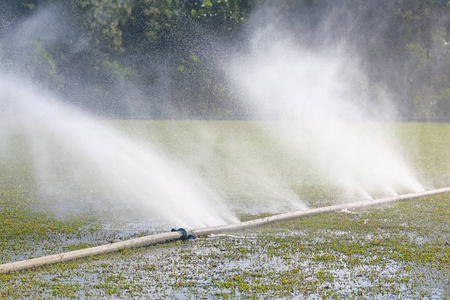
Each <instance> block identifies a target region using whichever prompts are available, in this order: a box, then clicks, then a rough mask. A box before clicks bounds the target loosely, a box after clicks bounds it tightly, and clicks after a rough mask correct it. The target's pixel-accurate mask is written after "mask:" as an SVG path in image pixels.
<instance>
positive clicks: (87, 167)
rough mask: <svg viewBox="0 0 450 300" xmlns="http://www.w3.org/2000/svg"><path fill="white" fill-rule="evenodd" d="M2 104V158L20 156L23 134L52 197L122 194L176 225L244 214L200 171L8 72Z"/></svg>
mask: <svg viewBox="0 0 450 300" xmlns="http://www.w3.org/2000/svg"><path fill="white" fill-rule="evenodd" d="M0 105H1V106H2V111H1V112H0V115H1V127H0V136H1V137H2V140H1V144H0V149H1V150H2V151H0V155H1V156H0V159H1V160H0V162H2V164H8V161H9V162H11V161H14V160H15V159H13V158H14V156H15V155H16V154H17V153H16V150H17V149H16V148H15V145H14V144H15V143H16V142H17V140H18V137H17V136H18V135H19V136H22V137H23V140H24V141H26V142H25V145H27V148H28V151H29V152H30V156H31V159H30V162H31V163H32V164H33V170H34V174H35V177H34V178H35V184H36V186H37V189H38V192H39V193H41V194H43V195H44V196H45V197H47V196H51V195H56V196H57V197H58V199H59V200H60V201H66V202H67V204H69V201H72V200H73V199H74V198H76V197H78V198H82V197H88V196H89V194H92V195H94V196H92V195H91V196H90V197H94V199H93V201H98V202H100V203H102V205H110V204H111V202H110V201H109V202H108V201H104V200H101V198H103V199H115V200H120V201H121V203H126V204H127V205H130V206H134V207H137V208H138V209H139V210H142V209H145V210H146V211H148V213H149V214H156V215H157V216H159V217H161V218H162V219H163V220H164V221H167V222H169V224H170V225H172V226H191V227H199V226H210V225H217V224H224V223H228V222H234V221H237V219H236V218H235V217H234V216H233V214H232V213H231V212H230V211H229V210H228V209H227V208H226V207H224V205H223V203H221V200H220V199H219V197H218V196H217V195H216V194H215V193H214V192H212V191H211V190H210V189H209V188H208V187H207V186H206V185H205V184H204V183H203V182H202V181H201V180H200V178H199V177H198V176H196V174H194V173H193V172H190V171H188V170H187V169H186V168H184V167H183V166H182V165H179V164H177V165H175V164H174V163H172V162H171V161H170V160H169V159H168V158H167V157H166V156H165V155H164V154H163V153H161V152H160V151H158V150H157V149H155V147H152V146H151V145H148V144H146V145H141V144H140V143H138V142H137V141H134V140H131V139H129V138H127V137H125V136H123V135H122V134H120V133H118V132H117V131H115V130H112V129H111V128H108V127H107V126H105V125H103V124H102V122H101V121H97V120H95V119H94V118H92V117H89V116H87V115H86V114H83V113H81V112H80V111H77V110H75V109H74V108H72V107H70V106H68V105H66V104H63V103H61V101H58V100H57V99H55V98H53V97H52V96H50V95H45V94H44V93H43V92H39V91H37V90H36V89H33V88H32V87H30V86H28V85H26V84H25V83H23V82H21V83H20V85H19V83H18V82H17V81H14V80H12V79H10V78H6V77H5V76H1V77H0ZM25 145H24V143H21V145H20V147H24V146H25ZM74 195H75V197H74ZM95 197H98V198H97V199H95ZM102 201H103V202H102ZM108 203H109V204H108ZM115 203H119V202H115ZM72 205H73V203H72Z"/></svg>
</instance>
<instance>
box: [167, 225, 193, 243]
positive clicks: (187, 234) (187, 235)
mask: <svg viewBox="0 0 450 300" xmlns="http://www.w3.org/2000/svg"><path fill="white" fill-rule="evenodd" d="M174 231H178V232H180V233H181V238H180V239H181V240H182V241H187V240H195V239H196V238H197V236H196V235H193V234H192V232H191V230H190V229H187V230H186V229H184V228H178V229H175V228H172V230H171V232H174Z"/></svg>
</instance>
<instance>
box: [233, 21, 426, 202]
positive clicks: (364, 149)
mask: <svg viewBox="0 0 450 300" xmlns="http://www.w3.org/2000/svg"><path fill="white" fill-rule="evenodd" d="M254 36H255V38H254V39H253V41H252V44H251V47H250V48H251V49H250V51H248V53H247V54H243V55H239V56H236V58H235V59H233V63H231V64H229V65H228V67H227V70H228V74H229V78H230V79H231V80H232V82H234V84H235V86H236V87H237V88H238V89H239V90H240V93H241V95H242V98H243V99H245V103H246V105H247V107H248V109H249V111H250V112H251V113H252V114H256V115H259V116H261V117H262V118H263V119H267V120H277V122H273V123H272V125H267V123H264V124H266V125H265V126H264V129H263V130H267V131H268V132H270V134H271V136H272V139H273V143H274V144H278V145H281V146H282V147H283V151H285V152H286V153H289V155H290V156H292V157H295V158H294V159H293V160H292V164H298V165H299V166H300V165H303V166H304V165H308V169H309V170H312V174H314V176H316V178H321V179H323V180H325V182H326V183H327V184H330V185H337V186H338V187H340V188H341V189H343V190H344V191H345V193H346V194H347V196H348V197H357V198H371V197H372V196H375V195H377V196H378V195H396V194H398V193H400V192H405V191H416V192H417V191H422V190H423V188H422V186H421V184H420V183H419V182H418V180H417V179H416V178H415V176H414V173H413V170H412V169H411V168H410V166H409V165H408V163H407V160H406V159H405V157H404V156H403V154H404V153H402V151H401V149H400V148H399V145H398V144H397V142H396V139H395V134H393V133H392V132H390V131H389V126H388V123H387V122H380V121H373V120H374V118H376V117H380V115H377V116H374V115H373V114H371V109H372V110H375V109H373V108H374V107H371V106H370V104H368V103H369V101H368V99H367V88H365V87H367V84H369V83H368V82H367V79H366V78H365V77H364V75H363V73H362V72H361V71H360V69H359V68H358V65H357V62H356V61H355V56H353V57H348V56H346V55H345V54H344V53H343V51H340V49H339V48H338V47H332V46H330V47H328V48H327V50H323V49H314V50H312V49H307V48H306V47H302V46H301V45H299V44H298V43H294V42H292V41H291V40H289V39H284V40H283V39H280V38H279V37H280V36H284V37H287V36H289V34H287V33H286V32H277V31H276V30H274V28H270V29H269V30H266V31H264V30H261V31H258V33H257V34H255V35H254ZM377 110H378V111H380V108H379V107H378V108H377ZM382 112H383V113H384V116H383V117H384V118H386V116H391V115H392V111H390V110H389V109H388V107H384V109H383V110H382Z"/></svg>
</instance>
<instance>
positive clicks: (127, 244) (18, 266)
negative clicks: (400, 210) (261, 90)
mask: <svg viewBox="0 0 450 300" xmlns="http://www.w3.org/2000/svg"><path fill="white" fill-rule="evenodd" d="M443 193H450V187H447V188H441V189H435V190H431V191H425V192H419V193H411V194H405V195H400V196H392V197H385V198H380V199H376V200H365V201H358V202H351V203H343V204H336V205H331V206H326V207H319V208H313V209H308V210H298V211H293V212H288V213H283V214H278V215H274V216H270V217H265V218H260V219H255V220H251V221H246V222H239V223H233V224H228V225H220V226H213V227H203V228H197V229H192V230H190V229H185V228H179V229H172V231H171V232H165V233H159V234H154V235H149V236H144V237H140V238H135V239H130V240H126V241H121V242H116V243H111V244H108V245H102V246H98V247H92V248H86V249H81V250H75V251H70V252H65V253H60V254H54V255H49V256H44V257H38V258H32V259H27V260H22V261H17V262H11V263H6V264H2V265H0V274H1V273H9V272H16V271H21V270H26V269H33V268H38V267H42V266H45V265H50V264H56V263H63V262H67V261H70V260H75V259H79V258H84V257H89V256H95V255H101V254H106V253H111V252H117V251H120V250H122V249H125V248H138V247H145V246H151V245H156V244H160V243H167V242H171V241H176V240H188V239H194V238H196V237H197V236H206V235H210V234H218V233H226V232H232V231H240V230H245V229H250V228H256V227H260V226H263V225H267V224H273V223H278V222H282V221H288V220H293V219H298V218H302V217H306V216H313V215H317V214H321V213H327V212H334V211H340V210H345V209H358V208H364V207H372V206H378V205H384V204H390V203H394V202H398V201H405V200H412V199H417V198H424V197H428V196H432V195H438V194H443Z"/></svg>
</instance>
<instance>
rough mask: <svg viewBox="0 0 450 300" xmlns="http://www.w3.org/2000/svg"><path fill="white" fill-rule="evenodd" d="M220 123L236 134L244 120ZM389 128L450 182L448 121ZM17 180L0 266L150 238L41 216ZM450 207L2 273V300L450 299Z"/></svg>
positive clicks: (1, 237)
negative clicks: (17, 299)
mask: <svg viewBox="0 0 450 300" xmlns="http://www.w3.org/2000/svg"><path fill="white" fill-rule="evenodd" d="M157 125H158V126H159V127H164V128H159V129H158V130H162V132H164V130H166V131H169V132H170V130H171V129H170V128H169V125H168V124H164V123H158V124H157ZM219 125H220V126H219ZM243 125H244V127H247V126H250V127H251V124H250V125H249V124H243ZM116 126H125V125H124V124H122V123H121V124H118V125H117V124H116ZM170 126H172V125H170ZM217 126H219V127H220V128H221V130H225V129H224V128H228V127H227V126H230V128H228V129H229V130H231V131H233V132H236V130H235V129H236V128H235V127H236V126H238V127H239V126H242V125H236V124H232V123H227V122H218V125H217ZM240 128H241V127H240ZM396 128H397V129H398V131H399V132H400V133H401V134H400V136H401V138H402V143H403V144H404V145H405V147H407V148H408V147H409V148H411V149H413V150H411V153H412V154H411V158H412V160H413V161H414V162H415V163H416V167H417V168H418V169H419V170H420V172H421V175H422V176H423V177H424V178H425V179H427V180H428V181H429V182H430V184H433V185H434V186H435V187H443V186H450V180H449V177H447V175H448V174H449V173H450V172H449V168H450V165H449V162H450V157H449V155H450V154H449V153H448V151H447V150H448V149H449V142H450V136H449V134H450V126H449V125H448V124H414V123H411V124H398V125H396ZM241 129H242V128H241ZM146 130H147V129H146ZM185 130H188V129H185ZM246 130H250V129H248V128H247V129H246ZM139 134H143V135H147V134H149V133H148V132H146V131H145V130H144V132H140V133H139ZM152 134H154V133H152ZM166 134H167V132H166ZM186 134H187V133H186ZM189 134H191V133H189ZM229 134H232V133H229ZM233 134H238V133H233ZM239 134H240V135H247V134H249V133H248V132H247V133H246V132H245V130H244V132H240V133H239ZM241 138H242V137H241ZM416 144H420V145H421V146H420V147H419V148H417V147H416ZM172 151H175V150H172ZM179 155H180V156H182V154H179ZM180 159H182V158H180ZM24 173H26V172H25V171H24ZM18 174H20V172H19V173H16V174H14V173H8V172H6V171H5V172H3V173H2V175H1V176H0V177H1V178H0V179H1V180H0V183H1V187H0V218H1V220H2V222H1V224H0V242H1V244H0V245H1V246H0V263H6V262H10V261H15V260H18V259H26V258H29V257H36V256H40V255H48V254H55V253H59V252H62V251H69V250H74V249H80V248H85V247H90V246H95V245H99V244H104V243H107V242H108V241H110V240H116V241H117V240H121V239H125V238H133V237H137V236H140V235H144V234H150V233H152V232H151V230H145V229H142V228H138V229H136V228H135V229H134V230H133V229H131V230H125V229H124V228H126V226H124V227H122V231H121V229H120V228H121V226H122V225H121V223H120V222H118V223H117V224H115V225H114V226H112V227H111V226H110V227H105V226H104V223H102V222H103V221H102V218H101V216H100V215H98V214H97V213H86V212H83V213H80V212H73V213H68V214H66V216H65V217H64V218H63V219H61V218H60V217H58V216H57V215H55V214H54V213H53V212H52V211H48V210H43V209H42V205H41V203H39V199H36V198H35V197H34V196H33V192H32V191H33V189H32V187H30V185H29V183H27V181H24V180H22V179H21V177H20V176H18ZM308 188H309V190H310V193H311V195H312V196H311V199H326V198H327V197H328V196H329V194H332V193H333V188H330V187H326V186H320V184H316V185H314V184H311V185H310V186H309V187H308ZM315 196H317V197H318V198H314V197H315ZM323 204H324V202H323V201H322V200H320V201H318V202H316V203H314V202H312V203H311V206H321V205H323ZM449 207H450V195H449V194H442V195H438V196H432V197H428V198H423V199H416V200H409V201H405V202H401V203H395V204H391V205H388V206H381V207H374V208H370V209H361V210H353V211H342V212H337V213H329V214H322V215H317V216H313V217H308V218H303V219H298V220H293V221H289V222H283V223H278V224H273V225H269V226H265V227H262V228H259V229H254V230H251V231H243V232H237V233H234V234H228V235H214V236H209V237H204V238H200V239H198V240H195V241H190V242H181V241H179V242H175V243H170V244H163V245H156V246H152V247H147V248H140V249H125V250H123V251H121V252H118V253H114V254H110V255H103V256H98V257H91V258H87V259H82V260H77V261H73V262H68V263H65V264H56V265H51V266H46V267H42V268H38V269H34V270H28V271H22V272H17V273H11V274H1V275H0V299H3V298H6V299H13V298H19V299H23V298H28V299H49V298H85V299H98V298H105V299H115V298H126V299H130V298H143V299H155V298H169V299H179V298H189V299H199V298H205V299H211V298H217V299H227V298H233V299H235V298H243V299H252V298H258V299H261V298H266V299H268V298H292V297H298V298H300V299H301V298H314V299H315V298H319V299H324V298H331V299H418V298H425V299H449V298H450V209H449ZM108 213H110V212H108ZM240 217H241V219H242V220H249V219H254V218H257V217H261V215H260V214H252V213H248V212H247V213H246V214H245V215H241V216H240ZM121 222H123V220H121ZM167 230H169V229H167Z"/></svg>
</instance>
